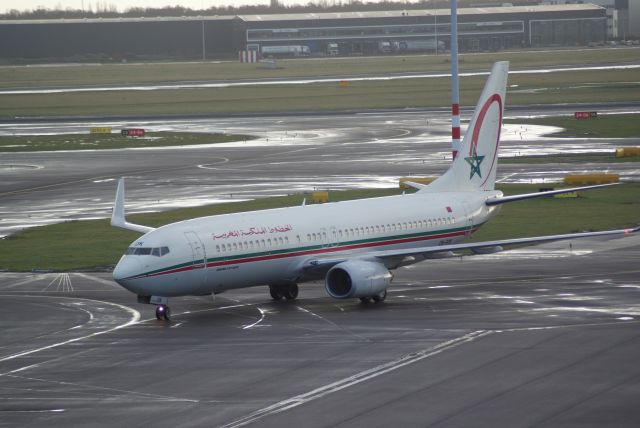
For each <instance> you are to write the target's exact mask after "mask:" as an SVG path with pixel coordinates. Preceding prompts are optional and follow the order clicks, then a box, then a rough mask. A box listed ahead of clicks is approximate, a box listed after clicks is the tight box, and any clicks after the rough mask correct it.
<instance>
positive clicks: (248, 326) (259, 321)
mask: <svg viewBox="0 0 640 428" xmlns="http://www.w3.org/2000/svg"><path fill="white" fill-rule="evenodd" d="M256 309H258V310H259V311H260V319H259V320H258V321H256V322H254V323H253V324H249V325H245V326H243V327H242V329H243V330H248V329H250V328H253V327H256V326H258V324H260V323H261V322H262V321H264V318H265V316H266V315H267V311H265V310H264V309H262V308H256Z"/></svg>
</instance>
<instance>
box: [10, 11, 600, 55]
mask: <svg viewBox="0 0 640 428" xmlns="http://www.w3.org/2000/svg"><path fill="white" fill-rule="evenodd" d="M450 33H451V28H450V14H449V9H438V10H436V9H431V10H397V11H376V12H341V13H299V14H273V15H270V14H264V15H239V16H213V17H209V16H207V17H178V18H137V19H131V18H115V19H73V20H71V19H66V20H65V19H62V20H23V21H20V20H5V21H0V60H2V61H3V62H20V61H22V62H34V61H50V60H55V61H85V60H92V59H93V60H98V61H105V60H112V61H120V60H128V59H131V60H152V59H213V58H237V57H238V52H239V51H243V50H257V51H260V52H264V53H271V54H274V56H277V55H278V54H282V55H284V54H288V55H290V56H306V55H312V56H323V55H375V54H389V53H405V52H406V53H408V52H427V53H428V52H434V53H435V52H437V51H438V50H446V49H448V48H449V45H450ZM458 34H459V45H460V50H461V52H481V51H498V50H503V49H518V48H522V47H552V46H585V45H589V44H598V43H603V42H605V41H606V39H607V14H606V8H604V7H601V6H596V5H593V4H553V5H538V6H503V7H482V8H480V7H476V8H462V9H458Z"/></svg>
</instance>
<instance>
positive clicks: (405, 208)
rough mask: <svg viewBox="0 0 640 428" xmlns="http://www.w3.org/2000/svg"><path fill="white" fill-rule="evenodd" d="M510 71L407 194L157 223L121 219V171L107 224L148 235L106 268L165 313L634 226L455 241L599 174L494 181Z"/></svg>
mask: <svg viewBox="0 0 640 428" xmlns="http://www.w3.org/2000/svg"><path fill="white" fill-rule="evenodd" d="M507 72H508V63H507V62H498V63H496V64H495V65H494V67H493V71H492V72H491V76H490V77H489V80H488V81H487V83H486V85H485V88H484V90H483V92H482V95H481V96H480V100H479V101H478V104H477V107H476V110H475V112H474V114H473V118H472V119H471V122H470V123H469V130H468V131H467V133H466V134H465V136H464V139H463V141H462V145H461V147H460V152H459V155H458V156H457V157H456V158H455V160H454V161H453V163H452V164H451V166H450V167H449V170H448V171H447V172H445V173H444V175H442V176H440V177H439V178H438V179H436V180H435V181H434V182H433V183H431V184H429V185H424V184H420V183H413V182H405V184H408V185H410V186H412V187H414V188H416V189H418V191H417V192H416V193H413V194H407V195H402V196H387V197H381V198H373V199H362V200H355V201H346V202H335V203H327V204H321V205H306V204H304V203H303V204H302V205H301V206H296V207H287V208H279V209H271V210H263V211H253V212H243V213H237V214H225V215H217V216H210V217H200V218H194V219H191V220H185V221H180V222H177V223H172V224H167V225H165V226H162V227H159V228H157V229H155V228H153V227H149V226H143V225H139V224H133V223H129V222H127V221H126V219H125V212H124V179H120V182H119V184H118V189H117V191H116V200H115V204H114V208H113V214H112V217H111V224H112V225H113V226H117V227H122V228H125V229H130V230H134V231H137V232H141V233H143V234H144V235H143V236H141V237H140V238H138V239H136V240H135V241H134V242H132V243H131V245H130V246H129V248H128V249H127V250H126V252H125V254H124V255H123V256H122V258H121V259H120V261H119V262H118V264H117V265H116V267H115V269H114V270H113V279H114V280H115V281H116V282H117V283H118V284H120V285H122V286H123V287H124V288H126V289H128V290H130V291H132V292H133V293H135V294H137V295H138V301H139V302H141V303H149V304H154V305H157V308H156V317H157V318H158V319H165V320H167V321H168V320H169V319H170V309H169V306H168V301H169V298H170V297H174V296H187V295H210V294H217V293H222V292H224V291H227V290H233V289H238V288H245V287H255V286H267V285H268V286H269V293H270V295H271V297H272V298H273V299H274V300H281V299H288V300H292V299H295V298H296V297H297V296H298V283H299V282H306V281H313V280H319V279H324V282H325V290H326V291H327V294H328V295H329V296H331V297H333V298H335V299H350V298H355V299H358V298H359V299H360V300H361V301H362V302H363V303H368V302H371V301H372V300H373V301H374V302H382V301H383V300H385V298H386V297H387V288H388V287H389V286H390V284H391V280H392V278H393V276H392V275H391V271H392V270H394V269H396V268H399V267H401V266H406V265H411V264H413V263H417V262H420V261H423V260H428V259H430V258H433V257H441V256H447V255H451V256H453V255H454V253H453V251H462V250H468V251H474V252H475V253H484V254H487V253H493V252H497V251H501V250H502V248H503V247H504V246H511V245H523V244H533V243H539V242H548V241H557V240H562V239H574V238H584V237H588V236H603V235H618V234H620V235H622V234H629V233H632V232H638V231H640V228H635V229H627V230H609V231H604V232H585V233H572V234H566V235H550V236H539V237H533V238H517V239H507V240H498V241H484V242H479V241H471V242H466V243H465V242H462V241H463V240H464V239H465V238H467V237H469V236H470V235H471V234H472V233H473V232H475V231H476V230H478V229H479V228H480V227H481V226H482V225H484V224H485V223H486V222H487V221H488V220H489V219H491V218H492V217H494V216H495V215H496V214H497V213H498V211H499V209H498V207H499V206H500V205H501V204H504V203H508V202H513V201H518V200H524V199H530V198H539V197H543V196H549V195H554V194H560V193H567V192H574V191H576V190H579V189H588V188H594V187H602V186H605V185H597V186H588V187H584V188H579V189H576V188H574V189H562V190H551V191H546V192H536V193H529V194H524V195H514V196H504V195H503V194H502V192H501V191H499V190H496V189H495V187H494V184H495V179H496V168H497V165H498V160H499V158H498V147H499V145H500V130H501V128H502V117H503V108H504V100H505V92H506V89H507ZM540 263H544V260H542V261H540ZM443 280H445V281H446V280H447V278H443Z"/></svg>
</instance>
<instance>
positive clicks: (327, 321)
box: [296, 306, 371, 342]
mask: <svg viewBox="0 0 640 428" xmlns="http://www.w3.org/2000/svg"><path fill="white" fill-rule="evenodd" d="M296 308H297V309H298V310H300V311H302V312H304V313H307V314H309V315H311V316H313V317H316V318H318V319H319V320H322V321H324V322H326V323H327V324H329V325H332V326H333V327H335V328H337V329H338V330H340V331H343V332H345V333H347V334H349V335H350V336H354V337H356V338H358V339H360V340H362V341H364V342H371V340H370V339H368V338H366V337H364V336H360V335H359V334H356V333H353V332H351V331H349V330H347V329H345V328H344V327H342V326H339V325H338V324H336V323H334V322H333V321H331V320H328V319H326V318H325V317H323V316H321V315H318V314H316V313H315V312H312V311H310V310H309V309H305V308H303V307H302V306H296ZM340 309H341V310H342V312H344V309H342V308H340Z"/></svg>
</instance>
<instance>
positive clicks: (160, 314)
mask: <svg viewBox="0 0 640 428" xmlns="http://www.w3.org/2000/svg"><path fill="white" fill-rule="evenodd" d="M156 318H157V319H159V320H162V319H164V320H165V321H171V309H170V308H169V306H165V305H158V307H157V308H156Z"/></svg>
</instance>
